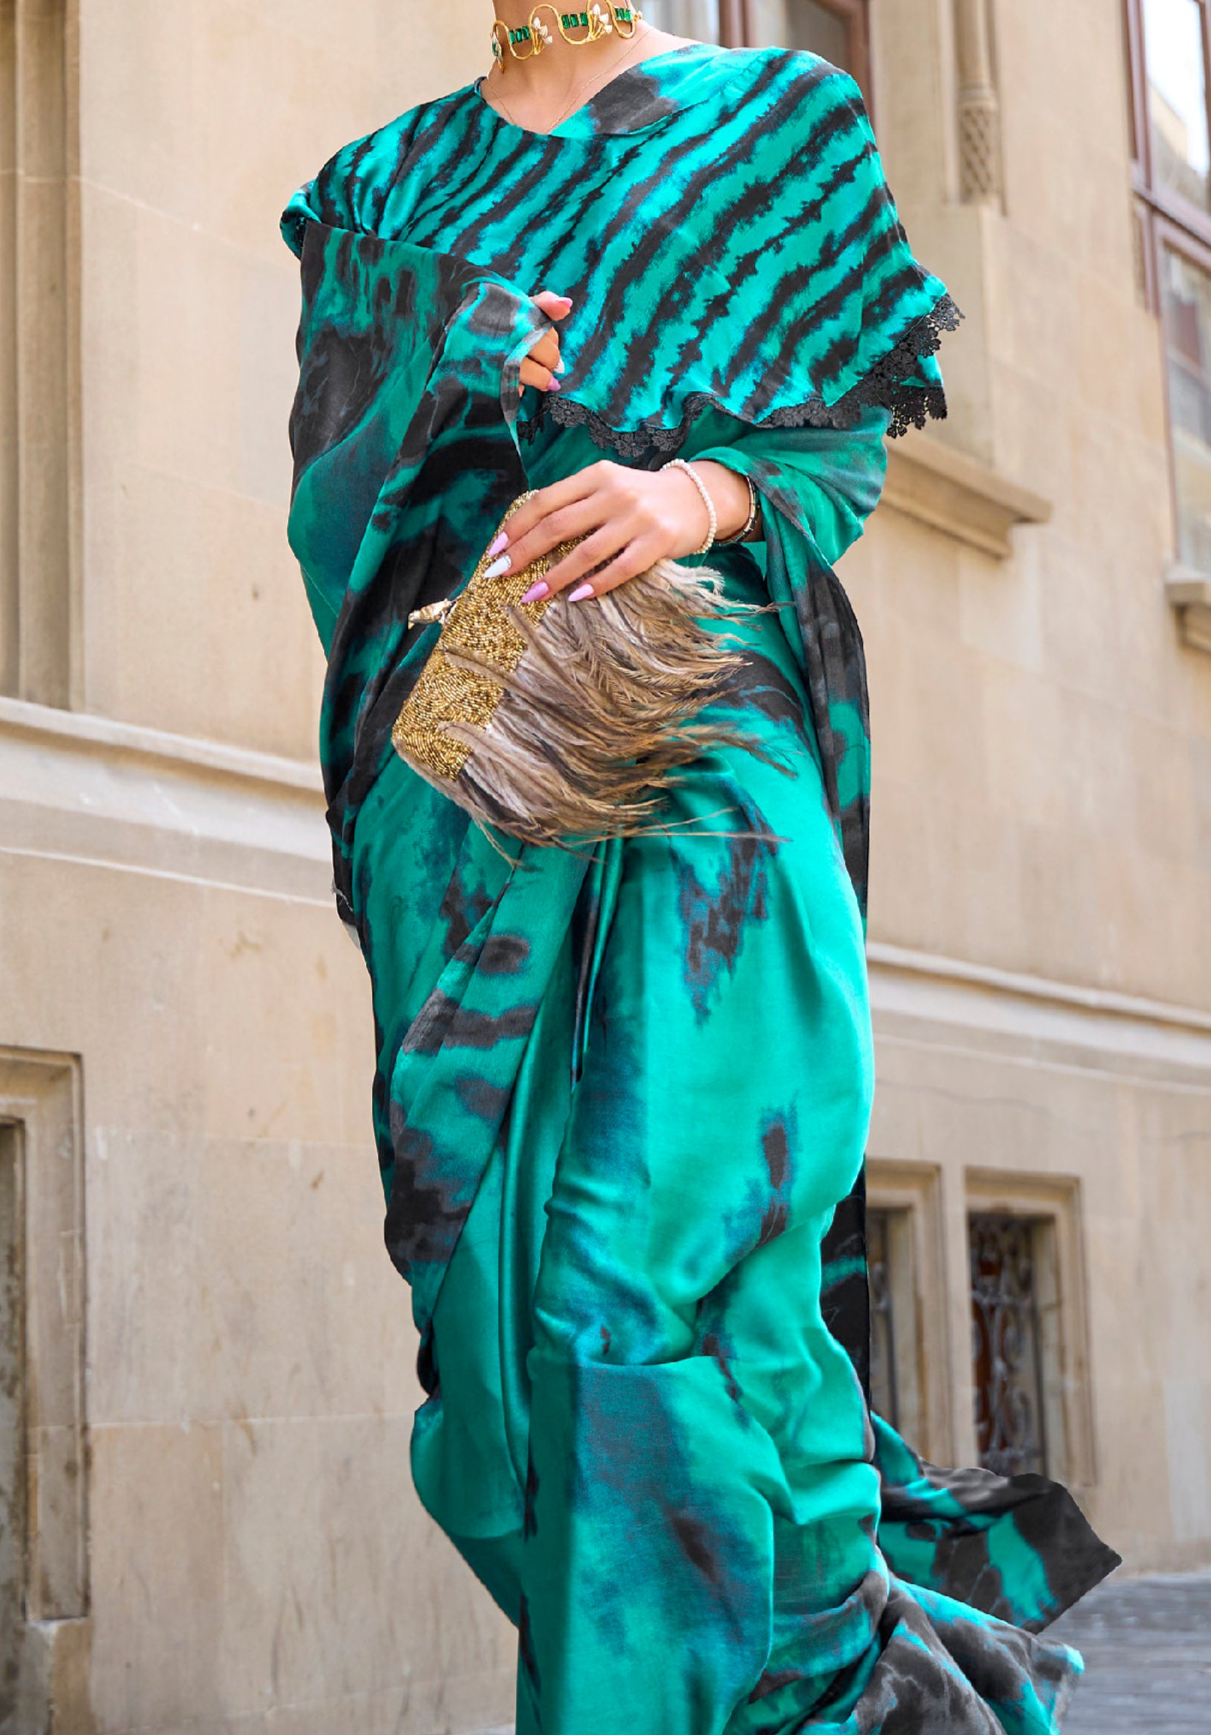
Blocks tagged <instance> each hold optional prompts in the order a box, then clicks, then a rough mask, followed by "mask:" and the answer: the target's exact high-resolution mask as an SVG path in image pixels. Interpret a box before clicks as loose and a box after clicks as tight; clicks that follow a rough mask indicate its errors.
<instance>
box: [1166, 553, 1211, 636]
mask: <svg viewBox="0 0 1211 1735" xmlns="http://www.w3.org/2000/svg"><path fill="white" fill-rule="evenodd" d="M1165 595H1166V596H1167V597H1168V599H1169V603H1170V606H1171V607H1172V608H1174V609H1175V610H1176V611H1177V624H1178V628H1179V630H1180V632H1181V635H1182V642H1183V644H1187V645H1189V646H1191V648H1192V649H1193V650H1196V651H1211V574H1208V573H1204V572H1199V571H1197V570H1196V569H1195V568H1194V567H1192V566H1174V567H1172V568H1171V569H1170V571H1169V573H1168V575H1167V576H1166V578H1165Z"/></svg>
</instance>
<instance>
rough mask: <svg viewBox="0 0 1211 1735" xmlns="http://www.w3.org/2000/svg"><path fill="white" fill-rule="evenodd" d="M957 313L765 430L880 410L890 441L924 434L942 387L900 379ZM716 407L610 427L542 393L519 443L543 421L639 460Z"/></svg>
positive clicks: (941, 399) (708, 402)
mask: <svg viewBox="0 0 1211 1735" xmlns="http://www.w3.org/2000/svg"><path fill="white" fill-rule="evenodd" d="M962 318H963V313H962V311H961V309H960V308H959V306H958V304H957V303H956V302H955V300H954V298H953V297H952V296H950V295H944V296H943V297H942V298H941V300H940V301H939V302H937V304H936V305H935V306H934V307H932V308H931V309H930V311H929V312H928V313H926V314H924V315H922V317H921V318H920V319H917V320H914V321H913V323H912V325H910V326H909V328H908V330H907V331H906V332H905V333H904V335H903V337H902V338H901V339H900V340H899V342H898V343H897V344H895V345H894V346H893V347H892V348H891V349H889V350H888V352H887V354H886V355H884V356H881V357H880V358H879V360H878V361H877V362H876V363H875V364H874V366H873V367H872V368H871V370H870V372H869V373H867V374H865V375H864V376H863V377H862V379H860V380H859V381H858V383H857V385H855V386H853V387H852V388H851V389H850V390H849V391H848V392H846V393H845V396H844V397H842V398H838V400H837V402H836V403H835V404H826V403H825V401H824V399H823V398H822V397H814V398H809V399H808V400H807V401H806V402H805V403H802V404H787V405H785V406H784V407H783V408H782V409H777V410H771V411H770V413H769V415H768V416H763V417H762V418H761V421H760V426H761V427H764V428H835V429H838V430H842V431H843V430H845V429H847V428H852V427H854V426H855V425H856V423H857V422H858V421H859V420H860V419H861V416H862V412H863V411H864V410H867V409H870V408H872V407H878V408H880V409H885V410H888V411H890V412H891V424H890V426H889V427H888V430H887V434H888V438H889V439H893V440H894V439H896V438H898V436H899V435H901V434H906V433H907V432H908V430H909V428H923V427H924V426H925V423H926V420H927V418H928V417H930V416H932V417H934V418H935V419H936V420H938V421H941V420H942V419H943V417H944V416H945V415H946V394H945V391H944V390H943V388H942V387H941V386H940V385H919V384H915V383H914V382H913V381H912V380H911V379H906V378H905V375H906V374H911V372H912V370H913V367H914V365H915V364H916V363H917V362H918V361H919V360H920V359H921V357H922V356H927V355H934V354H935V353H936V352H937V350H938V349H939V348H940V347H941V343H942V335H943V333H944V332H947V331H954V330H956V329H957V327H958V324H959V321H960V320H961V319H962ZM706 409H716V410H720V411H722V412H723V413H724V414H725V415H731V414H733V413H734V412H733V411H732V410H731V409H730V408H729V406H728V405H727V404H724V403H721V402H720V401H719V399H718V398H717V397H716V396H715V394H714V393H713V392H691V393H690V394H689V396H688V397H687V398H686V400H685V414H684V415H683V416H682V418H681V421H680V422H679V423H678V424H677V426H676V427H674V428H666V427H665V426H664V425H663V424H662V423H660V422H642V423H640V425H639V427H637V428H613V427H611V426H610V424H609V423H608V422H607V421H606V420H605V418H604V417H603V416H599V415H598V414H597V412H596V410H591V409H589V408H588V407H587V405H585V404H578V403H577V402H576V400H575V399H574V398H560V397H558V396H556V395H555V394H554V393H546V392H544V393H543V394H542V395H541V397H540V401H539V405H538V409H537V412H536V414H535V415H534V416H532V417H530V418H529V419H528V420H526V421H519V422H518V424H517V433H518V436H519V438H521V439H524V440H532V439H533V438H534V437H535V435H536V434H537V432H538V429H539V427H540V426H541V424H542V422H543V420H544V418H545V417H547V416H550V417H553V418H554V420H555V421H556V422H558V423H559V424H560V426H561V427H583V428H585V429H586V430H587V431H588V434H589V436H590V438H591V439H592V440H593V442H594V444H596V445H598V446H603V447H610V448H611V449H612V450H614V451H616V452H618V453H620V454H621V456H622V457H624V458H642V457H645V456H646V455H647V454H648V453H649V452H650V451H652V450H655V451H657V452H673V451H676V450H677V449H678V447H680V446H681V445H682V444H683V443H684V441H685V436H686V433H687V431H688V429H689V426H690V424H691V423H692V422H693V421H694V420H695V419H696V418H697V417H698V416H700V415H701V414H702V412H703V410H706Z"/></svg>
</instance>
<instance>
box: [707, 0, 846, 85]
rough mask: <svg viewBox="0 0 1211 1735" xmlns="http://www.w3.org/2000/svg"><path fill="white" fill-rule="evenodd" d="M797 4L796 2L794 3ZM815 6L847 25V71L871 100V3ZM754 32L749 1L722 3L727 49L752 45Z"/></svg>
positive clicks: (819, 0) (839, 0)
mask: <svg viewBox="0 0 1211 1735" xmlns="http://www.w3.org/2000/svg"><path fill="white" fill-rule="evenodd" d="M792 3H793V0H792ZM815 4H816V5H818V6H820V7H822V8H823V10H824V11H825V12H831V13H832V14H833V16H834V17H835V18H837V19H839V20H840V22H841V23H842V24H844V25H845V27H846V31H847V33H848V37H849V53H848V56H847V60H848V66H847V70H848V71H849V72H851V73H852V74H853V76H854V78H855V79H856V80H857V83H858V85H859V88H860V89H861V91H862V94H863V96H865V97H866V98H867V99H869V97H870V0H815ZM752 36H753V30H752V26H751V23H750V17H749V4H748V0H719V37H720V42H721V43H722V45H723V47H724V48H744V47H746V46H749V45H751V42H752Z"/></svg>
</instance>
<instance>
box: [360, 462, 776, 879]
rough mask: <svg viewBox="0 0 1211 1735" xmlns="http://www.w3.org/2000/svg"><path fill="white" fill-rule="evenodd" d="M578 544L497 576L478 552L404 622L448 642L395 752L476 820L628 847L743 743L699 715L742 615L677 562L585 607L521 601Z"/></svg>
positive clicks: (713, 576) (418, 691)
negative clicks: (684, 772)
mask: <svg viewBox="0 0 1211 1735" xmlns="http://www.w3.org/2000/svg"><path fill="white" fill-rule="evenodd" d="M529 498H530V494H529V493H526V494H521V495H519V496H518V498H517V499H516V500H514V501H513V503H512V505H511V506H510V507H509V509H508V511H507V512H506V513H505V515H504V517H503V518H502V519H501V523H500V526H499V527H498V530H499V529H500V528H503V526H504V525H505V524H507V523H508V520H509V518H510V517H511V515H512V514H513V513H514V512H515V511H516V510H517V508H518V507H519V506H520V505H521V504H522V502H523V501H524V500H528V499H529ZM579 540H580V539H579V538H577V539H575V540H574V541H572V542H565V543H563V544H561V545H560V546H559V547H558V548H556V549H554V550H552V552H551V553H549V554H546V555H543V556H541V557H540V558H539V559H538V560H535V561H533V562H532V563H531V564H530V565H529V566H527V567H525V568H524V569H523V570H522V571H520V572H508V573H505V574H503V575H502V576H501V577H499V578H492V579H488V578H485V577H484V573H485V571H486V569H487V568H488V566H489V565H490V564H491V563H490V561H489V559H488V556H487V554H486V553H485V554H483V555H481V557H480V560H479V563H478V564H477V566H476V568H475V571H474V572H473V573H472V575H471V578H470V580H469V581H468V583H467V584H466V585H465V586H464V588H463V589H462V590H461V591H460V592H459V594H458V596H457V597H455V598H451V599H447V600H446V601H444V602H439V603H431V604H429V605H428V606H427V607H425V608H419V609H415V610H414V611H413V612H412V613H411V614H410V615H409V617H408V624H409V626H414V625H418V624H421V623H426V622H433V621H437V622H440V628H441V636H440V638H439V639H438V641H437V643H436V644H435V646H434V648H433V650H432V651H431V652H430V654H429V657H428V660H427V661H426V663H425V665H424V667H423V668H422V670H421V673H420V675H419V677H418V679H417V681H416V685H415V686H414V687H413V689H412V691H411V693H410V694H409V696H408V698H407V700H406V701H405V703H404V705H403V708H402V709H401V711H400V713H399V716H398V718H397V719H396V723H395V727H394V729H393V730H392V735H391V739H392V742H393V744H394V747H395V750H396V752H397V753H398V754H399V755H400V757H401V758H402V759H404V760H405V761H406V762H407V763H408V764H409V765H410V766H411V767H412V769H413V770H414V771H416V772H417V773H418V775H420V776H421V777H423V778H425V779H426V781H427V782H429V783H431V784H433V785H435V787H437V788H438V789H440V790H441V791H442V792H443V793H444V794H446V795H448V796H449V797H450V799H451V800H452V801H455V802H457V803H458V805H459V806H460V807H462V808H464V809H465V810H466V811H467V812H468V813H470V814H471V815H472V817H473V818H474V819H476V820H477V821H479V822H480V823H481V824H483V825H488V826H494V827H496V828H497V829H498V830H500V831H503V832H506V833H508V834H509V835H510V836H512V837H517V838H521V839H522V840H523V841H525V842H527V843H536V844H564V845H567V844H568V843H569V842H570V841H572V840H575V841H579V842H588V841H594V840H596V839H598V838H601V837H608V836H614V835H623V836H626V835H634V834H635V833H636V832H638V831H640V830H643V829H646V828H647V827H648V826H649V825H650V824H651V823H652V821H653V820H654V819H655V818H656V816H657V815H658V813H659V809H660V807H661V805H662V801H663V791H662V785H663V784H665V782H666V781H667V779H668V777H669V775H670V773H671V772H673V771H674V770H675V769H676V768H677V767H678V766H682V765H686V764H688V763H689V762H690V760H692V759H694V758H696V757H697V756H698V755H699V754H700V753H702V752H703V751H704V750H705V749H706V748H707V747H708V746H710V745H711V744H713V743H714V744H717V743H720V742H725V741H726V742H731V743H737V742H740V743H741V744H743V745H745V746H748V745H750V744H749V743H748V742H747V741H743V740H742V738H741V737H740V736H738V735H736V734H735V733H734V732H733V731H732V730H730V729H727V728H723V727H720V726H711V725H709V724H706V723H702V722H699V721H698V720H697V719H698V716H699V713H700V712H701V711H702V710H703V709H704V707H705V706H707V705H709V704H710V703H711V701H712V700H716V699H719V698H721V697H722V696H723V694H724V692H725V691H726V689H727V687H728V684H729V679H730V677H731V676H732V675H733V673H734V672H735V670H736V669H737V668H738V666H739V664H740V658H739V656H738V655H737V654H736V652H735V651H734V650H733V649H732V648H730V644H729V639H728V636H727V635H726V634H724V633H721V632H718V631H712V630H711V629H710V626H709V624H708V623H710V622H711V621H715V622H720V621H724V620H728V619H731V620H735V619H737V618H738V617H740V616H741V615H743V614H745V613H750V612H752V610H751V608H750V607H747V606H746V605H743V604H742V605H739V606H737V605H733V604H727V605H725V604H724V602H723V599H722V595H721V581H720V576H719V574H718V573H717V572H714V571H711V570H709V569H708V568H706V567H686V566H681V565H679V564H678V563H676V562H674V561H658V562H657V563H656V565H654V566H652V567H651V568H650V569H649V570H648V571H647V572H644V573H641V574H639V575H638V577H636V578H632V579H628V580H627V582H626V583H625V584H622V585H620V586H619V587H618V588H617V589H616V590H612V591H609V592H607V594H606V595H605V596H602V597H598V598H596V599H593V600H590V601H586V602H583V603H569V602H568V601H567V599H566V596H565V595H563V594H561V593H557V594H556V595H555V596H553V597H546V598H544V599H543V600H542V601H541V602H533V603H524V604H523V603H522V601H521V598H522V596H523V595H524V594H525V592H526V591H527V590H528V589H529V588H530V586H531V584H533V583H534V581H535V580H536V579H538V578H541V577H542V576H543V574H544V573H545V572H546V571H547V570H548V568H549V567H551V566H553V565H554V564H555V563H556V561H558V560H561V559H562V558H563V556H564V555H565V554H567V553H568V552H569V551H570V550H571V549H572V548H574V547H575V546H576V542H577V541H579Z"/></svg>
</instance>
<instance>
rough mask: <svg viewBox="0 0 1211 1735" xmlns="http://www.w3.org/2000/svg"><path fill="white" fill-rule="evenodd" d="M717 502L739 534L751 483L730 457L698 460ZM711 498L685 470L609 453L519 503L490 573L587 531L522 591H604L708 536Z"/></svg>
mask: <svg viewBox="0 0 1211 1735" xmlns="http://www.w3.org/2000/svg"><path fill="white" fill-rule="evenodd" d="M694 468H695V470H696V471H697V473H698V474H699V476H701V478H702V480H703V482H704V484H705V485H706V487H707V490H708V492H709V493H710V496H711V499H712V501H713V503H714V506H715V516H716V520H717V532H716V534H717V535H718V536H719V537H720V538H723V537H726V536H732V535H735V533H736V532H737V531H738V530H739V529H740V528H741V527H742V525H743V524H744V522H745V520H746V519H747V518H748V508H749V498H748V485H747V484H746V482H745V481H744V478H743V477H742V476H739V475H737V474H736V472H735V471H734V470H729V469H728V468H727V467H726V465H724V464H716V463H713V462H711V461H710V460H707V459H704V460H702V461H701V462H699V463H696V464H695V466H694ZM708 526H709V515H708V513H707V509H706V504H705V502H704V500H703V498H702V496H701V494H700V493H699V492H698V490H697V488H696V487H695V486H694V483H693V479H692V478H691V477H689V476H687V475H686V473H685V471H684V470H655V471H653V470H632V469H631V468H629V466H628V465H626V464H614V463H611V462H610V461H609V460H608V459H602V461H601V462H600V463H597V464H590V465H589V467H588V469H587V470H580V471H578V472H577V473H576V475H574V476H568V477H566V478H565V479H564V480H563V481H562V482H553V483H552V484H551V486H550V487H549V488H540V489H539V490H538V492H537V493H536V494H535V496H534V498H533V499H532V500H527V501H526V503H525V505H524V506H519V507H518V509H517V511H516V512H515V513H514V514H513V516H512V517H511V518H510V520H509V524H508V529H507V531H502V533H501V535H500V536H498V537H497V539H496V541H495V542H494V543H493V544H492V546H491V548H490V549H489V550H488V552H489V553H490V554H492V555H494V556H497V557H498V558H496V559H495V560H494V561H493V564H492V565H491V566H489V567H488V569H487V571H486V572H485V575H484V576H485V577H488V578H495V577H499V576H500V575H502V574H503V573H506V572H509V571H514V572H516V571H518V570H520V568H521V567H523V566H528V565H529V564H530V562H531V561H532V560H536V559H537V558H538V556H539V555H540V554H547V553H549V552H550V550H551V549H552V548H556V547H558V545H559V544H560V543H561V542H568V541H570V540H571V539H572V538H573V537H574V536H583V537H584V539H585V540H584V541H583V542H581V543H580V544H579V545H578V546H577V547H576V548H574V549H573V550H572V552H571V553H570V554H568V555H565V556H564V558H563V559H562V560H560V561H558V562H557V563H556V564H555V565H554V566H553V567H551V569H550V571H549V572H548V573H547V575H546V577H545V578H543V579H539V580H538V581H537V582H536V583H535V584H533V585H531V587H530V589H529V590H528V591H527V592H526V594H525V596H524V597H523V598H522V601H523V602H541V601H542V599H543V598H544V597H546V596H553V595H554V594H555V592H556V591H561V590H566V589H567V588H568V587H569V586H571V587H572V588H571V591H570V594H569V596H568V601H569V602H583V601H585V600H586V598H588V597H591V596H604V595H605V593H606V592H607V591H609V590H613V589H614V588H615V587H616V586H617V585H620V584H625V583H626V581H627V579H628V578H634V577H635V576H636V574H638V573H640V572H646V571H647V569H648V567H649V566H652V565H654V563H655V562H656V561H658V560H666V559H667V560H680V559H681V558H682V557H683V556H685V555H687V554H692V553H693V552H694V550H695V549H698V548H701V547H702V544H703V543H704V542H705V540H706V534H707V529H708Z"/></svg>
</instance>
